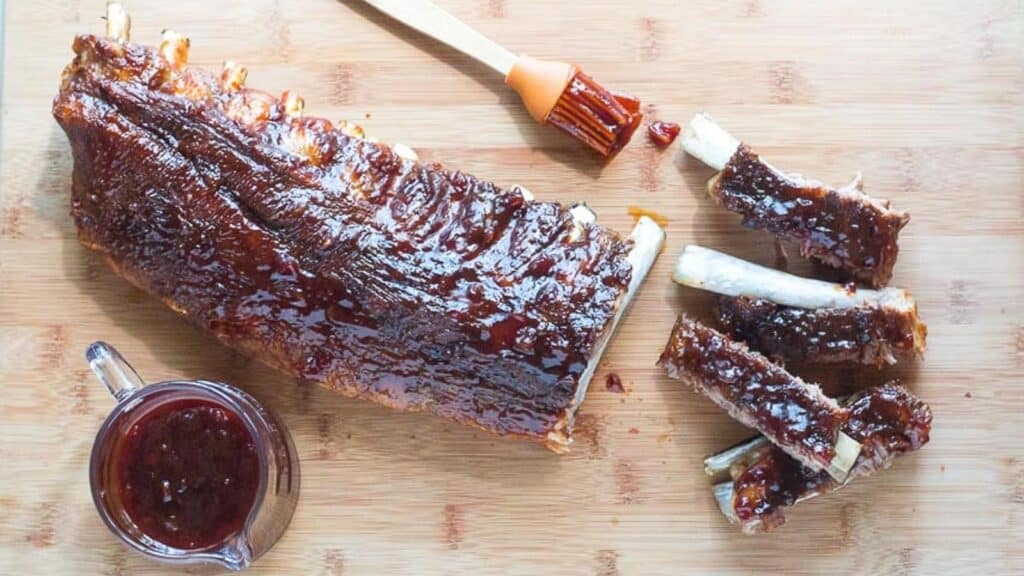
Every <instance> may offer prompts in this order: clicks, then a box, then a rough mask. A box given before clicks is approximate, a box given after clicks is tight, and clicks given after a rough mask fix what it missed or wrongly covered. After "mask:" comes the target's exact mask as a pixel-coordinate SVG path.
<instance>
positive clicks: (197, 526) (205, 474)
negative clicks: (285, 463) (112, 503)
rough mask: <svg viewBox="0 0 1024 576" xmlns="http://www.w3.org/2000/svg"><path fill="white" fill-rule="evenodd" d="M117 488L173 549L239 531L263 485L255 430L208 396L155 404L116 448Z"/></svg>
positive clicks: (127, 507)
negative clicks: (261, 484)
mask: <svg viewBox="0 0 1024 576" xmlns="http://www.w3.org/2000/svg"><path fill="white" fill-rule="evenodd" d="M113 457H114V470H116V474H115V475H114V480H113V482H114V483H115V486H113V487H112V488H113V489H114V490H116V491H117V493H118V494H119V496H120V501H121V504H122V506H123V507H124V512H125V514H127V516H128V517H129V518H130V519H131V521H132V522H133V523H134V524H135V525H136V526H137V527H138V528H139V530H141V531H142V532H143V533H144V534H145V535H147V536H149V537H150V538H152V539H153V540H156V541H157V542H160V543H162V544H164V545H166V546H169V547H171V548H177V549H181V550H195V549H201V548H210V547H214V546H217V545H218V544H221V543H223V542H225V541H226V540H227V539H229V538H230V537H231V536H233V535H235V534H237V533H238V532H239V530H241V529H242V526H243V525H244V524H245V520H246V517H247V516H248V515H249V511H250V510H251V509H252V507H253V504H254V502H255V498H256V491H257V488H258V485H259V477H260V466H259V457H258V456H257V453H256V448H255V445H254V443H253V437H252V434H251V433H250V432H249V430H248V429H247V428H246V426H245V424H244V423H243V422H242V421H241V419H240V418H239V417H238V415H237V414H235V413H234V412H233V411H231V410H229V409H228V408H226V407H224V406H222V405H220V404H217V403H214V402H212V401H210V400H207V399H201V398H186V399H181V400H174V401H170V402H166V403H163V404H160V405H158V406H156V407H154V408H153V409H152V410H150V411H149V412H148V413H146V414H144V415H143V416H141V417H140V418H139V420H138V421H137V422H135V423H134V424H133V425H132V426H131V428H129V429H128V431H127V433H126V434H125V435H124V437H123V438H122V439H121V440H120V442H119V443H118V445H117V447H116V448H115V449H114V452H113Z"/></svg>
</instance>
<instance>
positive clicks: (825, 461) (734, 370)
mask: <svg viewBox="0 0 1024 576" xmlns="http://www.w3.org/2000/svg"><path fill="white" fill-rule="evenodd" d="M659 365H660V366H661V367H663V368H664V369H665V371H666V372H667V373H668V375H669V377H671V378H675V379H679V380H682V381H683V382H685V383H687V384H689V385H691V386H693V387H694V388H696V389H697V390H699V391H701V392H703V393H704V394H705V395H706V396H708V398H710V399H711V400H712V401H713V402H715V403H716V404H718V405H719V406H720V407H721V408H722V409H724V410H725V411H727V412H728V413H729V415H730V416H732V417H733V418H735V419H736V420H738V421H739V422H740V423H742V424H744V425H746V426H750V427H751V428H756V429H757V430H758V431H760V432H761V433H762V434H764V435H765V437H767V438H768V439H769V440H770V441H771V442H772V443H774V444H775V445H777V446H778V447H780V448H782V450H784V451H785V452H786V453H787V454H789V455H790V456H792V457H793V458H795V459H797V460H798V461H800V462H802V463H803V464H804V465H806V466H808V467H810V468H812V469H814V470H824V471H827V472H828V474H829V475H831V476H833V477H834V478H836V479H837V480H839V481H842V480H843V479H844V478H846V475H847V473H848V472H849V469H850V466H852V465H853V462H854V460H855V459H856V457H857V453H858V451H859V450H860V446H859V445H858V444H857V442H856V441H854V440H852V439H850V437H849V436H847V435H846V434H844V433H843V432H842V426H843V424H844V423H845V422H846V418H847V414H846V412H844V411H843V410H842V408H840V407H839V405H838V404H837V403H836V402H835V400H832V399H831V398H829V397H827V396H825V395H824V394H823V393H822V392H821V389H820V388H819V387H818V386H816V385H814V384H808V383H806V382H804V381H803V380H801V379H800V378H797V377H796V376H793V375H792V374H790V373H788V372H786V370H784V369H783V368H781V367H780V366H778V365H776V364H774V363H772V361H771V360H769V359H768V358H766V357H764V356H762V355H761V354H758V353H757V352H753V351H751V350H749V349H748V348H747V346H746V345H745V344H743V343H741V342H733V341H732V340H730V339H729V337H728V336H726V335H725V334H722V333H720V332H717V331H716V330H713V329H711V328H708V327H707V326H704V325H703V324H701V323H699V322H696V321H694V320H691V319H690V318H687V317H686V316H685V315H681V316H680V317H679V319H678V320H677V321H676V325H675V328H673V330H672V335H671V337H670V338H669V341H668V344H667V345H666V346H665V351H664V352H662V354H661V359H660V360H659Z"/></svg>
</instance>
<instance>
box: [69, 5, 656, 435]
mask: <svg viewBox="0 0 1024 576" xmlns="http://www.w3.org/2000/svg"><path fill="white" fill-rule="evenodd" d="M108 21H109V20H108ZM110 35H111V36H112V37H111V38H97V37H94V36H81V37H78V38H76V39H75V41H74V46H73V48H74V53H75V57H74V60H73V62H72V63H71V64H70V65H69V66H68V68H67V69H66V70H65V72H64V77H63V82H62V85H61V89H60V93H59V95H58V96H57V98H56V100H55V101H54V105H53V114H54V116H55V117H56V119H57V121H58V122H59V124H60V125H61V126H62V127H63V129H64V131H65V132H66V133H67V136H68V139H69V140H70V142H71V148H72V151H73V154H74V173H73V175H72V201H71V204H72V215H73V217H74V220H75V223H76V224H77V226H78V230H79V237H80V239H81V241H82V243H84V244H85V245H86V246H88V247H89V248H92V249H94V250H96V251H98V252H101V253H102V254H103V255H105V257H106V259H107V261H108V262H109V263H110V264H111V265H112V266H113V268H114V269H115V270H116V271H117V272H118V273H119V274H121V275H122V276H124V277H125V278H127V279H128V280H130V281H131V282H133V283H134V284H136V285H138V286H139V287H141V288H143V289H144V290H146V291H148V292H150V293H152V294H154V295H155V296H157V297H158V298H160V299H161V300H163V301H164V302H165V303H166V304H167V305H168V306H170V307H171V308H172V309H174V310H175V311H177V312H178V313H180V314H181V315H183V316H185V317H187V318H188V319H189V320H191V321H192V322H194V323H195V324H198V325H199V326H201V327H203V328H205V329H207V330H209V331H210V332H212V333H213V334H215V335H216V336H217V337H218V338H219V339H220V340H221V341H222V342H224V343H225V344H227V345H229V346H231V347H234V348H237V349H239V350H242V351H244V352H247V353H249V354H251V355H252V356H254V357H255V358H257V359H259V360H261V361H263V362H265V363H267V364H269V365H271V366H274V367H276V368H278V369H280V370H282V371H284V372H286V373H288V374H291V375H294V376H298V377H301V378H303V379H307V380H311V381H315V382H318V383H320V384H322V385H324V386H326V387H328V388H330V389H332V390H336V391H338V392H340V393H342V394H345V395H348V396H354V397H361V398H366V399H370V400H373V401H376V402H379V403H381V404H385V405H387V406H390V407H393V408H397V409H400V410H431V411H433V412H436V413H437V414H439V415H441V416H443V417H446V418H449V419H452V420H456V421H459V422H462V423H465V424H469V425H473V426H477V427H480V428H483V429H486V430H489V431H492V432H496V433H499V434H504V435H513V436H518V437H524V438H528V439H532V440H535V441H538V442H542V443H545V444H546V445H547V446H548V447H549V448H551V449H553V450H556V451H564V450H566V449H567V448H568V444H569V441H570V434H571V427H572V420H573V414H574V412H575V410H576V408H577V407H578V405H579V403H580V402H581V401H582V399H583V395H584V394H585V392H586V387H587V383H588V381H589V378H590V375H591V373H592V371H593V366H594V364H595V363H596V361H597V358H598V357H599V356H600V353H601V350H602V348H603V346H604V344H605V343H606V342H607V340H608V338H609V337H610V335H611V332H612V330H613V329H614V324H615V322H616V321H617V319H618V317H619V315H620V314H621V313H622V312H623V310H624V309H625V306H626V304H627V302H628V299H629V297H630V296H631V295H632V293H633V292H634V291H635V289H636V288H637V286H638V285H639V282H640V281H641V280H642V278H643V277H644V275H645V274H646V272H647V270H648V268H649V266H650V264H651V262H652V261H653V259H654V257H655V255H656V254H657V251H658V248H659V247H660V243H661V241H662V237H663V236H662V232H661V230H660V228H658V227H657V226H656V225H655V224H653V222H651V221H649V220H647V221H643V222H640V223H639V224H638V227H637V229H636V230H635V231H634V236H633V238H632V239H629V240H627V239H622V238H620V237H619V236H618V235H617V234H615V233H614V232H612V231H610V230H607V229H605V228H602V227H601V226H598V225H596V224H593V223H592V222H590V221H588V219H587V218H586V216H587V215H588V214H590V213H589V212H588V211H587V210H586V209H585V208H576V209H572V210H571V209H568V208H565V207H563V206H561V205H559V204H555V203H548V202H535V201H533V200H532V198H531V197H530V195H529V193H528V192H526V191H525V190H522V189H518V188H512V189H507V190H504V189H500V188H498V187H496V186H495V185H493V184H490V183H488V182H485V181H482V180H479V179H477V178H474V177H473V176H470V175H467V174H463V173H460V172H454V171H449V170H446V169H443V168H442V167H440V166H439V165H422V164H419V163H417V162H415V161H413V160H411V159H408V158H405V157H402V156H400V155H399V154H397V153H396V150H399V148H397V147H396V148H392V147H389V146H385V145H382V144H378V143H375V142H372V141H370V140H368V139H364V138H358V137H354V136H352V135H351V134H352V131H351V130H342V129H338V128H336V127H334V126H332V124H331V123H330V122H328V121H326V120H323V119H320V118H308V117H303V116H302V115H301V110H302V101H301V99H299V98H297V97H296V96H294V95H293V94H288V93H286V94H285V95H284V96H283V97H282V98H280V99H279V98H276V97H272V96H269V95H267V94H265V93H262V92H257V91H254V90H250V89H248V88H245V87H243V86H242V83H243V81H244V78H245V71H244V69H242V68H240V67H238V66H235V65H232V64H228V65H226V67H225V70H224V72H223V74H222V75H221V77H220V78H217V77H214V76H213V75H211V74H208V73H206V72H204V71H201V70H197V69H193V68H189V67H187V66H185V60H186V58H187V51H188V43H187V40H185V39H184V38H182V37H180V36H177V35H175V34H173V33H169V34H166V35H165V38H164V42H163V43H162V44H161V46H160V48H159V49H152V48H148V47H144V46H141V45H137V44H132V43H130V42H128V41H127V30H126V28H125V29H122V30H115V31H114V32H113V33H111V34H110Z"/></svg>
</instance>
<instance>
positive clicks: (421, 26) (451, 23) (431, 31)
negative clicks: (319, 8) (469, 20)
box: [363, 0, 517, 76]
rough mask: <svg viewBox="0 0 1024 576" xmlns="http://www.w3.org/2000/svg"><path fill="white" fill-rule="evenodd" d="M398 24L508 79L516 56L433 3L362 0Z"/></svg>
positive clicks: (410, 0) (425, 0)
mask: <svg viewBox="0 0 1024 576" xmlns="http://www.w3.org/2000/svg"><path fill="white" fill-rule="evenodd" d="M363 1H364V2H366V3H367V4H369V5H371V6H373V7H374V8H376V9H377V10H380V11H381V12H383V13H385V14H387V15H388V16H391V17H392V18H394V19H395V20H398V21H399V22H401V23H403V24H405V25H406V26H409V27H410V28H414V29H416V30H419V31H420V32H422V33H424V34H426V35H427V36H430V37H431V38H433V39H434V40H437V41H438V42H443V43H445V44H447V45H449V46H451V47H452V48H454V49H456V50H458V51H459V52H462V53H463V54H466V55H467V56H471V57H472V58H474V59H476V60H477V61H479V62H480V63H482V64H486V65H487V66H488V67H490V68H491V69H493V70H494V71H495V72H498V73H499V74H501V75H502V76H507V75H508V72H509V70H511V69H512V64H514V63H515V61H516V59H517V58H516V56H515V54H512V53H511V52H509V51H508V50H505V49H504V48H502V47H501V46H499V45H498V44H495V43H494V42H492V41H491V40H490V39H488V38H487V37H485V36H484V35H482V34H480V33H479V32H477V31H476V30H473V29H472V28H470V27H469V26H467V25H466V24H464V23H463V22H462V21H460V20H459V19H458V18H456V17H454V16H452V15H451V14H449V13H447V12H445V11H444V10H442V9H441V8H440V7H439V6H437V4H434V3H433V2H430V0H363Z"/></svg>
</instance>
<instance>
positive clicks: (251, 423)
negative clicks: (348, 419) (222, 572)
mask: <svg viewBox="0 0 1024 576" xmlns="http://www.w3.org/2000/svg"><path fill="white" fill-rule="evenodd" d="M86 358H87V360H88V361H89V367H90V368H92V371H93V372H94V373H95V374H96V376H97V377H98V378H99V379H100V380H101V381H102V382H103V383H104V384H105V385H106V386H107V389H108V390H110V393H111V394H112V395H113V396H114V398H115V400H116V401H117V404H116V406H115V407H114V409H113V411H112V412H111V413H110V415H109V416H108V417H107V419H106V421H105V422H104V423H103V426H101V427H100V430H99V432H98V433H97V434H96V441H95V443H94V444H93V449H92V455H91V457H90V462H89V483H90V487H91V490H92V497H93V502H94V503H95V504H96V509H97V510H98V511H99V513H100V516H101V517H102V518H103V521H104V522H105V523H106V524H107V526H108V527H109V528H110V530H111V531H112V532H114V534H115V535H117V536H118V537H119V538H120V539H121V540H122V541H124V542H125V543H126V544H128V546H130V547H131V548H133V549H135V550H137V551H138V552H141V553H142V554H144V555H146V556H149V557H151V558H155V559H158V560H162V561H165V562H170V563H177V564H211V565H220V566H222V567H224V568H228V569H230V570H241V569H243V568H245V567H247V566H248V565H249V564H250V563H252V562H253V561H254V560H256V559H257V558H259V557H260V556H261V555H262V554H263V553H265V552H266V551H267V550H269V549H270V548H271V547H272V546H273V545H274V543H275V542H277V540H278V539H279V538H280V537H281V535H282V534H283V533H284V530H285V528H287V526H288V523H289V521H290V520H291V517H292V513H293V512H294V511H295V505H296V503H297V501H298V494H299V463H298V459H297V456H296V452H295V446H294V445H293V444H292V440H291V437H290V436H289V435H288V431H287V430H286V429H285V428H284V427H283V426H282V425H281V423H280V422H279V421H278V419H277V418H276V417H275V416H274V415H273V414H271V413H270V412H268V411H267V410H266V409H264V408H263V407H262V406H260V404H259V403H258V402H256V400H255V399H254V398H253V397H252V396H250V395H248V394H246V393H245V392H243V391H241V390H239V389H237V388H234V387H232V386H229V385H227V384H222V383H219V382H209V381H206V380H194V381H178V380H176V381H169V382H160V383H158V384H149V385H147V384H145V383H144V382H143V381H142V379H141V378H139V375H138V374H137V373H136V372H135V370H134V369H133V368H132V367H131V366H130V365H129V364H128V363H127V362H125V360H124V358H122V357H121V355H120V354H118V353H117V351H116V350H114V348H113V347H111V346H109V345H107V344H105V343H103V342H96V343H94V344H92V345H91V346H89V348H88V350H87V351H86Z"/></svg>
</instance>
